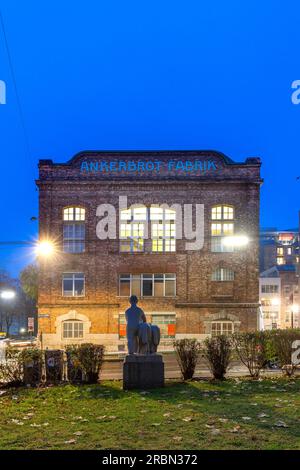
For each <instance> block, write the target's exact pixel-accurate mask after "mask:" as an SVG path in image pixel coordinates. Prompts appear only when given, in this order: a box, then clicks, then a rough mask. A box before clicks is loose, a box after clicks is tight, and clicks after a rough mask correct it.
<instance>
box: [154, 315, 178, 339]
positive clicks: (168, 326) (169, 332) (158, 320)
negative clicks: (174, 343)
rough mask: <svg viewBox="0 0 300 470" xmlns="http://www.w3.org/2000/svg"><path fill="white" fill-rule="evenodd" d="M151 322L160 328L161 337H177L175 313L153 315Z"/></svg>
mask: <svg viewBox="0 0 300 470" xmlns="http://www.w3.org/2000/svg"><path fill="white" fill-rule="evenodd" d="M151 323H153V325H157V326H158V327H159V329H160V337H161V338H164V339H168V338H175V334H176V317H175V315H155V314H152V316H151Z"/></svg>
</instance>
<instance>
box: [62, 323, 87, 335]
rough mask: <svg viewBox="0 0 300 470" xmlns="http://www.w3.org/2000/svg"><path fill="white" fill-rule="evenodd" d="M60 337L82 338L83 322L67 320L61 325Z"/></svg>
mask: <svg viewBox="0 0 300 470" xmlns="http://www.w3.org/2000/svg"><path fill="white" fill-rule="evenodd" d="M62 337H63V339H69V338H72V339H79V338H83V322H82V321H74V320H67V321H64V322H63V324H62Z"/></svg>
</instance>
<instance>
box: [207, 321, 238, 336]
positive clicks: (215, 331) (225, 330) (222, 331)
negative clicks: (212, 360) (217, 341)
mask: <svg viewBox="0 0 300 470" xmlns="http://www.w3.org/2000/svg"><path fill="white" fill-rule="evenodd" d="M231 334H233V322H232V321H213V322H212V323H211V336H212V337H214V336H220V335H226V336H228V335H231Z"/></svg>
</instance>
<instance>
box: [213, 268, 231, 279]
mask: <svg viewBox="0 0 300 470" xmlns="http://www.w3.org/2000/svg"><path fill="white" fill-rule="evenodd" d="M212 281H234V271H232V270H231V269H227V268H219V269H215V270H214V271H213V273H212Z"/></svg>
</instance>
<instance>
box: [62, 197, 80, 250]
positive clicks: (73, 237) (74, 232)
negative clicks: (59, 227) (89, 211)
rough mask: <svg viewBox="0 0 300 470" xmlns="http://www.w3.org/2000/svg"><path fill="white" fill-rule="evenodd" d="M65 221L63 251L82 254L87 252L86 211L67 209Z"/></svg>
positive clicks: (64, 212)
mask: <svg viewBox="0 0 300 470" xmlns="http://www.w3.org/2000/svg"><path fill="white" fill-rule="evenodd" d="M63 221H64V225H63V251H64V252H65V253H82V252H83V251H84V250H85V209H84V208H83V207H73V206H70V207H65V208H64V210H63Z"/></svg>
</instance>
